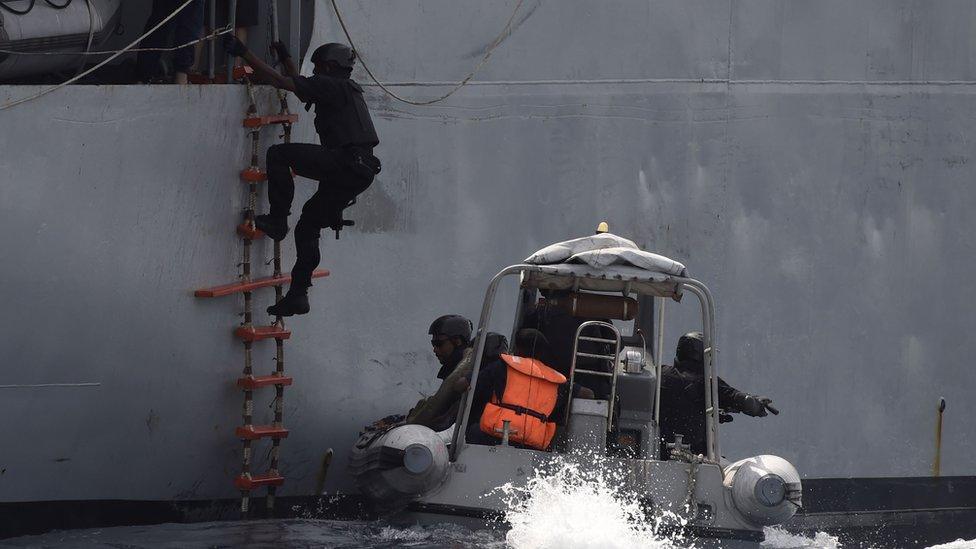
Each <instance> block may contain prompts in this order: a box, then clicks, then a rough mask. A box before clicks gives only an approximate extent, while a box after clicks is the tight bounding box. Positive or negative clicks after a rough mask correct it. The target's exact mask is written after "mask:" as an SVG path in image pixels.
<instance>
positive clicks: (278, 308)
mask: <svg viewBox="0 0 976 549" xmlns="http://www.w3.org/2000/svg"><path fill="white" fill-rule="evenodd" d="M308 310H309V307H308V290H299V289H297V288H296V289H295V290H291V289H289V290H288V293H287V294H285V297H283V298H281V301H279V302H278V303H275V304H274V305H272V306H270V307H268V314H269V315H271V316H292V315H304V314H308Z"/></svg>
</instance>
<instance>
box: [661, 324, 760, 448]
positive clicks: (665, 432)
mask: <svg viewBox="0 0 976 549" xmlns="http://www.w3.org/2000/svg"><path fill="white" fill-rule="evenodd" d="M704 357H705V353H704V338H703V337H702V334H701V332H689V333H687V334H685V335H683V336H681V338H680V339H678V348H677V350H676V351H675V357H674V365H664V367H663V368H662V370H661V459H668V458H669V455H670V454H669V449H668V447H667V443H669V442H674V436H675V435H678V434H680V435H683V439H682V440H683V441H684V443H686V444H690V445H691V452H692V453H693V454H706V453H707V449H706V446H705V443H706V437H705V362H704ZM770 403H772V400H770V399H768V398H764V397H759V396H754V395H750V394H749V393H744V392H742V391H739V390H737V389H735V388H733V387H732V386H730V385H729V384H728V383H726V382H725V381H724V380H723V379H722V378H719V379H718V404H719V407H720V408H722V409H724V410H725V411H727V412H742V413H745V414H746V415H750V416H754V417H762V416H765V415H766V407H767V405H769V404H770Z"/></svg>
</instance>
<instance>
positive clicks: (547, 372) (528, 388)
mask: <svg viewBox="0 0 976 549" xmlns="http://www.w3.org/2000/svg"><path fill="white" fill-rule="evenodd" d="M501 358H502V360H504V361H505V365H506V366H508V369H507V371H506V381H505V391H504V393H503V394H502V398H501V400H499V399H498V397H497V396H495V395H492V397H491V402H489V403H488V404H487V405H485V410H484V412H482V414H481V424H480V427H481V432H483V433H486V434H489V435H491V436H493V437H496V438H502V430H503V428H504V422H505V421H506V420H508V421H509V422H510V423H509V436H508V439H509V440H510V441H512V442H515V443H517V444H522V445H525V446H529V447H531V448H537V449H539V450H545V449H546V448H548V447H549V443H550V442H552V437H553V435H555V434H556V423H555V422H554V421H549V414H551V413H552V410H553V408H555V407H556V398H557V389H558V387H559V385H561V384H563V383H566V377H565V376H564V375H562V374H560V373H559V372H557V371H556V370H553V369H552V368H550V367H548V366H546V365H545V364H543V363H542V362H540V361H538V360H536V359H534V358H524V357H520V356H512V355H504V354H503V355H501Z"/></svg>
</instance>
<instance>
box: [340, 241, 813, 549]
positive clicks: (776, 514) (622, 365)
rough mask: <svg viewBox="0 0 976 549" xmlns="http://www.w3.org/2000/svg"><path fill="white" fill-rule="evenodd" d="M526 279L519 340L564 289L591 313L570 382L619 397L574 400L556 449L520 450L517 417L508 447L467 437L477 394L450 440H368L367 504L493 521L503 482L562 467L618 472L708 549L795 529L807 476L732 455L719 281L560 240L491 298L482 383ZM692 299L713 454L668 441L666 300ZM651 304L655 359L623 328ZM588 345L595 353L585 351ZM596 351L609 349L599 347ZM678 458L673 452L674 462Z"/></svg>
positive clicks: (500, 509) (633, 251)
mask: <svg viewBox="0 0 976 549" xmlns="http://www.w3.org/2000/svg"><path fill="white" fill-rule="evenodd" d="M513 279H517V281H518V290H519V295H520V297H519V300H518V306H517V307H516V311H515V321H514V328H513V332H512V333H513V337H512V341H514V340H515V337H514V334H515V332H516V330H518V329H519V327H520V326H521V325H522V320H523V318H524V316H525V315H526V312H527V311H528V310H529V309H530V308H531V306H532V305H534V304H535V303H536V296H537V294H538V293H540V292H542V293H544V294H546V295H549V296H552V295H554V294H556V293H558V295H560V296H561V298H560V301H561V303H560V304H559V306H561V307H563V308H564V310H565V311H566V312H568V313H569V314H572V315H573V316H574V317H576V318H579V319H580V322H579V323H578V328H577V329H576V330H575V334H574V337H573V339H572V341H573V344H572V345H573V348H572V355H571V356H572V365H571V367H570V370H569V375H568V376H566V378H567V379H568V383H569V384H570V387H572V385H573V384H574V382H577V380H580V379H582V378H583V377H584V376H600V377H603V378H604V379H606V380H608V381H609V387H610V391H609V392H610V395H609V398H604V399H586V398H571V399H570V400H571V402H570V404H569V405H568V406H565V408H566V411H565V416H564V417H563V418H559V419H560V421H559V425H558V427H557V429H556V435H555V437H554V439H553V440H552V442H551V444H550V445H548V447H547V448H546V449H545V450H539V449H535V448H531V447H526V446H523V445H516V444H513V443H512V442H511V440H512V436H513V433H515V431H516V429H514V428H513V427H512V426H511V425H510V424H509V422H507V421H506V422H505V426H504V429H503V432H502V433H500V439H501V440H500V441H499V442H500V443H499V444H497V445H482V444H474V443H472V441H469V440H467V438H468V437H466V436H465V433H466V431H467V428H468V423H469V420H470V416H471V408H472V400H473V399H472V397H471V394H472V391H468V392H467V393H465V396H464V397H463V398H462V401H461V403H460V407H459V411H458V415H457V421H456V423H455V425H454V426H453V428H452V429H449V430H447V431H444V432H442V433H436V432H434V431H433V430H431V429H429V428H427V427H424V426H421V425H400V426H396V427H393V428H390V429H388V430H385V431H383V430H379V431H373V432H366V433H364V434H363V435H362V437H361V438H360V439H359V440H358V441H357V443H356V444H355V446H354V448H353V451H352V456H351V458H350V469H351V473H352V474H353V476H354V477H355V479H356V482H357V485H358V487H359V489H360V490H361V492H362V493H363V494H364V496H365V497H366V498H367V499H369V500H371V501H373V502H374V503H376V504H377V505H378V506H379V507H380V508H382V509H386V510H395V511H397V512H398V513H399V514H400V516H403V517H407V518H410V519H418V520H433V521H438V522H445V521H448V522H450V521H453V520H458V521H462V522H464V521H463V520H461V519H478V520H484V519H487V518H489V517H493V516H504V512H505V510H506V501H505V498H504V495H503V493H502V492H501V491H500V490H499V487H501V486H503V485H516V486H517V485H519V484H520V483H521V484H524V483H526V482H527V479H529V478H531V477H532V476H533V475H534V474H545V473H544V472H545V471H546V470H547V468H550V467H553V466H554V464H558V463H567V462H569V463H576V464H577V466H578V467H583V468H586V467H609V468H611V469H613V470H614V471H615V472H616V475H615V478H619V479H621V486H622V487H625V488H626V490H627V493H628V494H634V496H633V497H634V498H636V499H638V500H639V501H640V502H641V504H642V507H643V508H645V509H646V510H647V513H648V514H649V515H651V517H649V518H653V519H655V520H659V519H660V518H661V517H671V518H672V519H674V518H677V520H672V521H671V523H672V528H674V529H676V530H680V533H681V534H682V535H685V536H689V537H690V538H692V540H693V542H694V543H695V545H696V546H719V545H720V546H721V547H756V546H758V544H759V543H760V542H761V541H763V539H764V536H763V528H764V527H765V526H771V525H775V524H780V523H783V522H785V521H787V520H788V519H790V517H792V516H793V514H794V513H795V512H796V511H797V509H799V508H800V507H801V505H802V488H801V483H800V476H799V474H798V473H797V471H796V469H795V468H794V467H793V465H791V464H790V463H789V462H788V461H787V460H785V459H783V458H781V457H777V456H773V455H757V456H755V457H749V458H746V459H741V460H738V461H735V462H734V463H732V462H729V461H726V460H725V459H724V458H723V457H722V454H721V452H720V446H719V437H718V429H719V423H720V421H719V416H720V412H721V411H720V409H719V403H718V374H717V373H716V360H715V356H716V353H715V346H714V344H713V341H714V338H715V304H714V300H713V298H712V295H711V293H710V292H709V290H708V288H707V287H706V286H705V284H703V283H702V282H700V281H698V280H696V279H694V278H692V277H690V276H689V275H688V273H687V270H686V268H685V266H684V265H682V264H681V263H679V262H677V261H674V260H671V259H669V258H667V257H663V256H661V255H657V254H653V253H650V252H647V251H644V250H641V249H639V248H638V246H637V245H636V244H635V243H634V242H632V241H630V240H627V239H624V238H621V237H619V236H616V235H613V234H611V233H609V232H602V233H601V232H598V233H597V234H595V235H593V236H587V237H583V238H578V239H575V240H569V241H565V242H560V243H557V244H553V245H551V246H548V247H546V248H543V249H542V250H539V251H538V252H536V253H535V254H533V255H532V256H530V257H529V258H527V259H526V260H525V261H524V262H523V263H520V264H517V265H512V266H509V267H506V268H505V269H503V270H502V271H501V272H499V273H498V274H497V275H495V276H494V278H492V280H491V283H490V284H489V285H488V289H487V291H486V295H485V300H484V305H483V307H482V309H481V316H480V320H479V323H478V330H477V335H476V337H475V341H474V348H475V351H474V357H475V358H474V366H473V372H472V379H478V373H479V372H480V371H481V369H482V368H483V366H484V364H483V363H484V361H485V357H484V350H485V341H486V336H487V334H488V326H489V323H490V321H491V319H492V312H493V310H494V308H495V298H496V295H497V294H498V293H499V287H500V285H501V284H502V282H503V281H504V280H513ZM684 294H692V295H693V296H695V297H696V298H697V300H698V303H699V304H700V306H701V331H702V334H703V336H704V348H705V353H704V367H705V370H704V372H705V380H707V381H706V382H705V383H704V384H703V385H704V387H703V390H704V392H705V410H704V419H705V422H704V423H705V431H706V432H705V435H706V447H707V452H706V453H704V454H694V453H692V452H691V451H690V447H689V446H688V445H685V444H683V443H682V440H681V437H675V438H676V440H674V441H666V444H664V445H662V444H661V441H660V439H659V433H660V419H661V410H660V405H659V402H660V396H661V359H662V352H661V348H662V343H663V338H664V336H663V334H664V313H663V311H664V307H663V304H664V300H667V299H672V300H676V301H678V300H681V298H682V296H683V295H684ZM655 300H657V306H656V307H655V306H654V302H655ZM641 309H644V313H645V315H646V314H647V312H649V311H650V310H654V311H655V313H654V322H653V330H654V331H655V337H656V340H655V341H656V345H655V346H654V349H655V352H654V354H655V356H653V357H652V356H649V353H648V351H647V349H646V347H647V346H646V344H645V339H644V337H643V333H641V332H640V330H639V329H637V328H636V326H637V325H638V323H637V322H635V323H634V325H635V328H634V330H633V331H634V332H635V333H634V334H631V335H622V334H621V333H620V329H619V328H618V327H617V326H615V325H614V323H613V322H612V321H613V320H616V321H628V320H633V319H634V318H635V317H636V316H637V315H638V314H640V310H641ZM618 324H622V322H618ZM587 343H589V344H590V345H591V347H590V352H584V351H583V350H581V347H583V346H585V345H586V344H587ZM593 344H597V345H601V346H602V347H601V348H602V349H605V351H603V352H599V353H594V352H592V345H593ZM594 361H596V362H599V361H605V362H606V364H608V367H606V368H603V369H600V368H594V367H592V364H593V363H594ZM587 364H589V365H591V366H589V367H588V368H587V367H586V365H587ZM578 366H580V367H578ZM472 385H473V384H472ZM569 394H570V395H571V394H573V393H572V390H570V392H569ZM689 435H690V433H689ZM665 452H666V453H667V454H668V455H662V454H663V453H665ZM655 517H656V518H655ZM667 523H668V522H667V521H664V522H663V524H667Z"/></svg>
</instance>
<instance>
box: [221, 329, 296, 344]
mask: <svg viewBox="0 0 976 549" xmlns="http://www.w3.org/2000/svg"><path fill="white" fill-rule="evenodd" d="M234 335H235V336H237V337H239V338H240V339H241V340H243V341H261V340H262V339H288V338H289V337H291V332H290V331H288V330H286V329H285V328H282V327H281V326H275V325H271V326H239V327H238V328H237V329H236V330H234Z"/></svg>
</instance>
